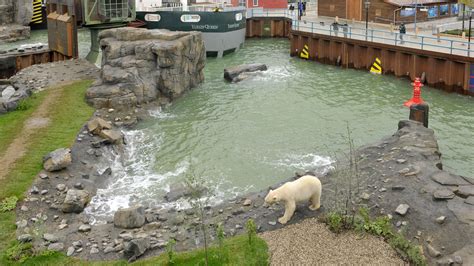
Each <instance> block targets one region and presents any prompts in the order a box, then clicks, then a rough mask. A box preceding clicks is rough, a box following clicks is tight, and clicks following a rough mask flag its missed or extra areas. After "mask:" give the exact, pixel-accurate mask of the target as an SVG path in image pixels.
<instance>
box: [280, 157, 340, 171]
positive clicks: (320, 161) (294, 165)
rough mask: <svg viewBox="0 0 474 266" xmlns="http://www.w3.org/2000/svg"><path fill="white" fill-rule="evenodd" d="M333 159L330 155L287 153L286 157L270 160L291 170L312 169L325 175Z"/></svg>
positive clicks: (331, 165)
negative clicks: (274, 160)
mask: <svg viewBox="0 0 474 266" xmlns="http://www.w3.org/2000/svg"><path fill="white" fill-rule="evenodd" d="M333 163H334V160H332V159H331V157H327V156H320V155H318V154H314V153H308V154H288V155H286V157H284V158H282V159H280V160H278V161H276V162H272V163H271V164H273V165H277V166H280V167H286V168H290V169H292V170H295V171H297V170H313V171H316V172H317V173H319V174H321V175H325V174H326V173H327V172H328V171H329V170H331V169H332V168H333Z"/></svg>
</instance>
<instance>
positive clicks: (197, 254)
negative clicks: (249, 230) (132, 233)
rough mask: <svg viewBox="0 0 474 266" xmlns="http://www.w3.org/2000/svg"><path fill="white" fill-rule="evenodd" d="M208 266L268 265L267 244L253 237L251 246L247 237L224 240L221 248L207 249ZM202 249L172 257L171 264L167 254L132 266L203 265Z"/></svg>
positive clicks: (203, 254) (203, 255)
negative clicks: (223, 256)
mask: <svg viewBox="0 0 474 266" xmlns="http://www.w3.org/2000/svg"><path fill="white" fill-rule="evenodd" d="M223 249H224V250H225V251H226V255H227V256H228V257H227V263H226V262H223V261H222V260H221V257H222V255H221V253H222V251H223ZM208 255H209V264H208V265H268V247H267V243H266V242H265V241H264V240H263V239H261V238H259V237H257V236H254V237H253V238H252V242H251V244H249V239H248V236H247V235H239V236H235V237H232V238H228V239H225V240H224V243H223V247H219V246H211V247H209V249H208ZM204 257H205V252H204V249H198V250H194V251H189V252H183V253H176V254H174V255H173V262H174V263H173V264H169V263H168V254H161V255H160V256H158V257H154V258H150V259H145V260H140V261H137V262H135V263H133V264H132V265H137V266H141V265H205V259H204Z"/></svg>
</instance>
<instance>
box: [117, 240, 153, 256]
mask: <svg viewBox="0 0 474 266" xmlns="http://www.w3.org/2000/svg"><path fill="white" fill-rule="evenodd" d="M148 248H150V239H149V238H148V237H145V238H137V239H133V240H131V241H129V242H128V243H127V244H125V248H124V252H123V254H124V256H125V257H126V258H127V259H128V260H129V261H134V260H136V259H137V258H138V257H140V256H141V255H143V254H144V253H145V252H146V251H147V249H148Z"/></svg>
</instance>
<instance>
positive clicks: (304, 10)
mask: <svg viewBox="0 0 474 266" xmlns="http://www.w3.org/2000/svg"><path fill="white" fill-rule="evenodd" d="M303 16H306V1H304V2H303Z"/></svg>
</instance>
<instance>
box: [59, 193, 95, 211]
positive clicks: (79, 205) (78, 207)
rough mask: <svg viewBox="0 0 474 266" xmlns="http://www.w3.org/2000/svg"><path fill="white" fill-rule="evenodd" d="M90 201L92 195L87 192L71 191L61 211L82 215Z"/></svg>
mask: <svg viewBox="0 0 474 266" xmlns="http://www.w3.org/2000/svg"><path fill="white" fill-rule="evenodd" d="M90 200H91V197H90V194H89V192H87V191H86V190H75V189H69V190H68V191H67V194H66V198H65V199H64V202H63V205H62V207H61V210H62V211H63V212H65V213H71V212H74V213H81V212H82V211H83V210H84V208H85V206H86V205H87V204H88V203H89V201H90Z"/></svg>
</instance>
